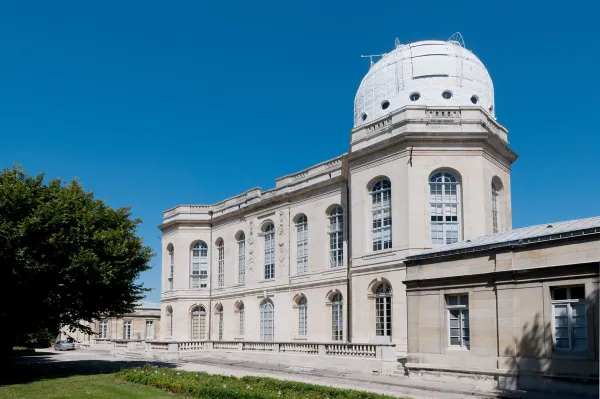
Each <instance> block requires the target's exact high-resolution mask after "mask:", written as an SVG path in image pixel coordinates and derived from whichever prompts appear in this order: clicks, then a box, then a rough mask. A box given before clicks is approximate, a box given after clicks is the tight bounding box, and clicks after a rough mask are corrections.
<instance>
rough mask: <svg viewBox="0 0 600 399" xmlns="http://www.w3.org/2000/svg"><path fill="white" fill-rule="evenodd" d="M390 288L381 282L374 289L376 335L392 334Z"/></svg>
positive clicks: (385, 335) (386, 335)
mask: <svg viewBox="0 0 600 399" xmlns="http://www.w3.org/2000/svg"><path fill="white" fill-rule="evenodd" d="M391 291H392V289H391V288H390V286H389V284H388V283H381V284H379V287H377V290H375V332H376V334H377V335H378V336H383V337H391V336H392V293H391Z"/></svg>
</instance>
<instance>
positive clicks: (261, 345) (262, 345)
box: [242, 342, 279, 352]
mask: <svg viewBox="0 0 600 399" xmlns="http://www.w3.org/2000/svg"><path fill="white" fill-rule="evenodd" d="M278 347H279V344H274V343H271V342H244V343H242V350H243V351H258V352H275V351H276V350H277V349H278Z"/></svg>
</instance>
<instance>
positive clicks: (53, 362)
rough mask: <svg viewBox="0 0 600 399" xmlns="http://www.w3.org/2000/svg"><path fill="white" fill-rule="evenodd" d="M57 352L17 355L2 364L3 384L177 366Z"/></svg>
mask: <svg viewBox="0 0 600 399" xmlns="http://www.w3.org/2000/svg"><path fill="white" fill-rule="evenodd" d="M52 355H57V354H55V353H51V352H50V353H40V354H39V355H36V356H35V357H28V356H18V357H15V358H12V359H11V362H10V363H8V364H5V365H2V366H0V386H4V385H13V384H26V383H29V382H33V381H40V380H47V379H53V378H64V377H70V376H75V375H94V374H109V373H114V372H116V371H119V370H121V369H126V368H132V367H141V366H144V365H146V364H152V365H156V366H159V367H168V368H174V367H175V365H174V364H172V363H165V362H159V361H154V362H153V361H140V360H127V359H119V360H114V361H111V360H66V359H65V360H64V361H63V360H61V359H60V358H61V356H52Z"/></svg>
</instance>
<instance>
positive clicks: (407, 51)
mask: <svg viewBox="0 0 600 399" xmlns="http://www.w3.org/2000/svg"><path fill="white" fill-rule="evenodd" d="M406 105H427V106H461V105H468V106H481V107H482V108H484V109H485V110H486V111H487V112H489V113H490V114H491V115H492V116H494V115H495V109H494V85H493V83H492V79H491V78H490V75H489V73H488V71H487V69H485V66H484V65H483V63H482V62H481V61H480V60H479V58H477V57H476V56H475V54H473V53H472V52H471V51H469V50H467V49H466V48H465V47H464V41H463V40H462V36H460V33H456V34H454V35H452V37H451V38H450V40H448V41H447V42H444V41H437V40H436V41H421V42H415V43H411V44H399V42H398V40H397V39H396V48H395V49H394V50H393V51H391V52H389V53H387V54H384V55H383V56H382V58H381V59H380V60H379V61H378V62H376V63H375V64H372V65H371V69H370V70H369V72H368V73H367V75H366V76H365V77H364V79H363V80H362V82H361V83H360V87H359V88H358V92H357V93H356V98H355V99H354V127H358V126H360V125H363V124H365V123H368V122H370V121H373V120H375V119H378V118H380V117H382V116H384V115H387V114H389V113H390V112H392V111H395V110H397V109H400V108H402V107H404V106H406Z"/></svg>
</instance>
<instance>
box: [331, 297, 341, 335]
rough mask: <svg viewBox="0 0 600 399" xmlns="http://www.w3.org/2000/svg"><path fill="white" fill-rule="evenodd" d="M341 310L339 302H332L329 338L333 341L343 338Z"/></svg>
mask: <svg viewBox="0 0 600 399" xmlns="http://www.w3.org/2000/svg"><path fill="white" fill-rule="evenodd" d="M342 310H343V308H342V303H341V302H334V303H333V305H332V307H331V339H332V340H334V341H342V340H343V339H344V324H343V316H342Z"/></svg>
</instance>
